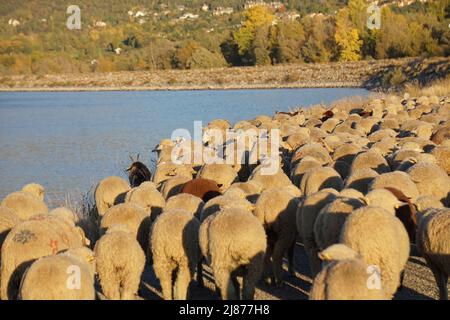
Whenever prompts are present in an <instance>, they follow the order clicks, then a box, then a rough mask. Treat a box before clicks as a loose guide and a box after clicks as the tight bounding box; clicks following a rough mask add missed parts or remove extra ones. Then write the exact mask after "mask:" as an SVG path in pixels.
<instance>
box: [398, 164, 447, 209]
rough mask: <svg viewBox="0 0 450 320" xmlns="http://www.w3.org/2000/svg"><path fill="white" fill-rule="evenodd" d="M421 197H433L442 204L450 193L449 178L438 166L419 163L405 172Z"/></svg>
mask: <svg viewBox="0 0 450 320" xmlns="http://www.w3.org/2000/svg"><path fill="white" fill-rule="evenodd" d="M407 173H408V174H409V176H410V177H411V180H412V181H413V182H414V183H415V184H416V186H417V189H418V190H419V193H420V194H421V195H430V196H435V197H437V198H438V199H439V200H441V201H442V202H443V203H445V202H446V199H447V195H448V194H449V193H450V178H449V176H448V175H447V173H446V172H445V171H444V170H443V169H442V168H441V167H439V166H438V165H435V164H431V163H424V162H419V163H417V164H415V165H414V166H412V167H411V168H409V170H408V171H407Z"/></svg>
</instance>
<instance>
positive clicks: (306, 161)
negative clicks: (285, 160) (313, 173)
mask: <svg viewBox="0 0 450 320" xmlns="http://www.w3.org/2000/svg"><path fill="white" fill-rule="evenodd" d="M321 167H322V164H321V163H320V162H319V161H318V160H316V159H315V158H313V157H311V156H306V157H304V158H303V159H302V160H301V161H300V162H299V163H297V164H296V165H295V167H294V169H293V170H291V180H292V183H293V184H294V185H296V186H300V183H301V181H302V178H303V176H304V175H305V173H306V172H307V171H309V170H311V169H314V168H321Z"/></svg>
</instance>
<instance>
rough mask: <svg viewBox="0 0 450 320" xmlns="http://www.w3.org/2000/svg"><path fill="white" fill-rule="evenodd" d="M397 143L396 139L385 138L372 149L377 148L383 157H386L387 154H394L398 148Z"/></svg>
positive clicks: (373, 145)
mask: <svg viewBox="0 0 450 320" xmlns="http://www.w3.org/2000/svg"><path fill="white" fill-rule="evenodd" d="M396 144H397V141H396V139H395V138H389V137H387V138H383V139H381V140H380V141H378V142H375V143H373V144H372V145H371V148H377V149H378V150H379V151H380V152H381V154H382V155H384V156H386V155H387V154H390V153H392V151H393V150H394V149H395V148H396Z"/></svg>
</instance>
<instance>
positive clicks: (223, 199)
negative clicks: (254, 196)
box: [200, 192, 255, 222]
mask: <svg viewBox="0 0 450 320" xmlns="http://www.w3.org/2000/svg"><path fill="white" fill-rule="evenodd" d="M230 207H237V208H240V209H243V210H246V211H248V212H253V210H254V208H255V205H253V204H252V203H251V202H249V201H248V200H246V199H244V198H242V197H241V196H236V195H235V193H234V192H233V193H231V194H228V195H223V196H219V197H215V198H213V199H211V200H209V201H208V202H206V203H205V205H204V206H203V209H202V212H201V213H200V221H202V222H203V221H204V220H205V219H206V218H207V217H208V216H210V215H212V214H214V213H217V212H219V211H220V210H222V209H225V208H230Z"/></svg>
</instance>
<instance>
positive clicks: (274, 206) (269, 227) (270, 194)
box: [254, 187, 299, 286]
mask: <svg viewBox="0 0 450 320" xmlns="http://www.w3.org/2000/svg"><path fill="white" fill-rule="evenodd" d="M298 196H299V195H298V194H295V193H294V192H293V191H292V189H290V188H289V187H284V188H277V189H268V190H266V191H263V193H262V194H261V196H260V197H259V199H258V201H257V202H256V204H255V210H254V215H255V216H256V217H257V218H258V220H259V221H260V222H261V224H262V225H263V226H264V229H265V230H266V233H267V235H268V250H267V256H266V258H265V268H266V270H265V272H266V274H267V273H270V275H271V277H272V280H273V282H274V284H276V285H278V286H281V284H282V274H283V269H282V260H283V256H284V255H285V254H286V253H287V254H288V261H289V272H290V273H291V274H293V273H294V246H295V239H296V233H297V230H296V211H297V207H298V204H299V198H298Z"/></svg>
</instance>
